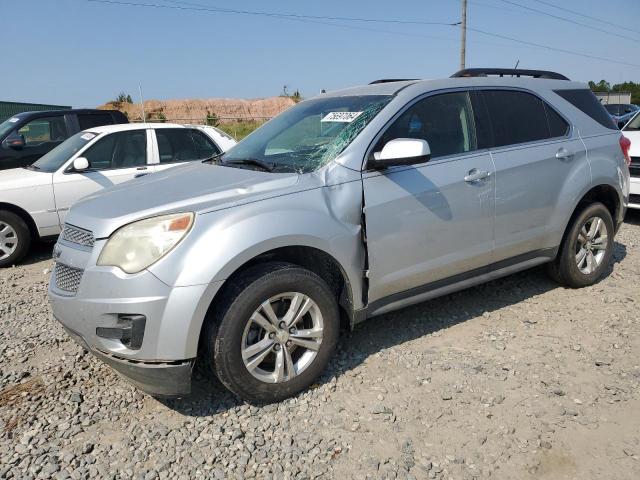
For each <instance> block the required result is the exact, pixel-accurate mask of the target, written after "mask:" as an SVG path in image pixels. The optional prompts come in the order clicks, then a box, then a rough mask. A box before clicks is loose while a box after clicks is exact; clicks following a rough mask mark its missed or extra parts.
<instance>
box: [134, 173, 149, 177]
mask: <svg viewBox="0 0 640 480" xmlns="http://www.w3.org/2000/svg"><path fill="white" fill-rule="evenodd" d="M145 175H149V172H145V173H136V174H135V175H134V176H133V178H140V177H144V176H145Z"/></svg>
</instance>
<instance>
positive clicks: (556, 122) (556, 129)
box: [544, 103, 569, 138]
mask: <svg viewBox="0 0 640 480" xmlns="http://www.w3.org/2000/svg"><path fill="white" fill-rule="evenodd" d="M544 109H545V111H546V112H547V121H548V122H549V132H550V133H551V138H554V137H564V136H565V135H567V134H568V133H569V124H568V123H567V122H566V120H565V119H564V118H562V117H561V116H560V115H558V113H557V112H556V111H555V110H554V109H553V108H551V107H550V106H549V105H547V104H546V103H545V104H544Z"/></svg>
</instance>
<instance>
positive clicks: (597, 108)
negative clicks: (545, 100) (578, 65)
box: [554, 88, 618, 130]
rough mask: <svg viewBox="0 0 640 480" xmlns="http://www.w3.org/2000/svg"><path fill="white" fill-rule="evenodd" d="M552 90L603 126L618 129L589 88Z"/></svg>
mask: <svg viewBox="0 0 640 480" xmlns="http://www.w3.org/2000/svg"><path fill="white" fill-rule="evenodd" d="M554 92H555V93H557V94H558V95H560V96H561V97H562V98H564V99H565V100H566V101H567V102H569V103H570V104H571V105H573V106H574V107H576V108H578V109H580V110H582V112H584V113H585V114H587V115H589V116H590V117H591V118H592V119H594V120H595V121H596V122H598V123H599V124H600V125H602V126H603V127H607V128H610V129H611V130H617V129H618V127H616V125H615V123H613V120H612V119H611V117H610V116H609V114H608V113H607V111H606V110H605V109H604V107H603V106H602V104H601V103H600V102H599V101H598V99H597V98H596V96H595V95H594V94H593V92H592V91H591V90H588V89H586V88H581V89H575V90H554Z"/></svg>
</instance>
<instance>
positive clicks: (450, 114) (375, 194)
mask: <svg viewBox="0 0 640 480" xmlns="http://www.w3.org/2000/svg"><path fill="white" fill-rule="evenodd" d="M474 123H475V122H474V115H473V111H472V107H471V102H470V98H469V94H468V92H454V93H444V94H438V95H432V96H428V97H426V98H423V99H421V100H419V101H417V102H416V103H414V104H413V105H412V106H410V107H409V108H408V109H407V110H405V111H404V112H403V113H401V114H400V115H399V116H398V118H397V119H396V120H395V121H394V122H393V123H392V124H391V125H390V126H389V127H388V128H387V129H386V131H385V132H384V133H383V134H382V135H381V137H380V138H379V140H377V141H376V142H377V143H376V145H375V147H374V148H373V154H375V153H376V152H379V151H380V150H381V149H382V147H383V146H384V145H385V144H386V143H387V142H388V141H390V140H393V139H395V138H422V139H425V140H427V142H429V145H430V148H431V152H432V158H431V160H430V161H429V162H427V163H423V164H416V165H413V166H410V167H392V168H388V169H385V170H379V171H367V172H364V173H363V188H364V197H365V219H366V234H367V246H368V252H369V278H370V282H369V302H370V305H373V307H372V308H373V309H374V310H376V309H377V308H376V304H378V305H380V303H385V302H390V301H394V300H393V299H395V298H398V299H399V300H400V299H402V297H410V296H413V295H416V294H419V293H421V292H422V291H423V290H425V289H428V288H429V287H430V286H433V288H436V286H437V285H438V283H437V282H438V281H440V280H443V279H445V280H447V281H451V282H454V281H456V278H459V277H457V276H458V275H460V274H463V273H467V272H473V271H476V272H478V270H480V269H482V268H483V267H485V266H486V265H487V264H488V263H489V261H490V258H491V251H492V248H493V215H494V188H495V187H494V168H493V162H492V161H491V156H490V154H489V152H488V151H487V150H481V149H478V142H477V139H476V131H475V126H474ZM471 176H473V178H477V179H476V180H473V179H472V177H471Z"/></svg>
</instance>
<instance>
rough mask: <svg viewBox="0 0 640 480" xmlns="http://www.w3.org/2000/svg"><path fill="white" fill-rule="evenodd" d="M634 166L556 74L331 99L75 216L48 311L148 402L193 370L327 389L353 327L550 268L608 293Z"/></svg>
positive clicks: (244, 392) (184, 382)
mask: <svg viewBox="0 0 640 480" xmlns="http://www.w3.org/2000/svg"><path fill="white" fill-rule="evenodd" d="M627 153H628V145H627V144H626V143H624V142H621V135H620V132H619V131H618V130H617V129H616V126H615V125H614V124H613V122H612V121H611V118H610V117H609V115H608V114H607V112H606V111H605V110H604V108H603V107H602V106H601V105H600V104H599V103H598V101H597V100H596V98H595V97H594V96H593V94H592V93H591V92H590V91H589V90H588V88H587V86H586V85H583V84H580V83H574V82H571V81H569V80H568V79H566V78H565V77H563V76H561V75H559V74H556V73H553V72H543V71H523V70H517V71H502V70H495V69H483V70H471V71H470V70H467V71H462V72H459V73H457V74H456V75H454V77H452V78H449V79H442V80H429V81H417V80H407V81H397V80H394V81H385V80H382V81H377V82H374V83H373V84H370V85H367V86H361V87H355V88H351V89H347V90H341V91H338V92H334V93H329V94H323V95H320V96H319V97H316V98H313V99H311V100H308V101H304V102H301V103H299V104H298V105H296V106H295V107H293V108H291V109H289V110H287V111H285V112H284V113H282V114H281V115H279V116H278V117H276V118H275V119H273V120H271V121H270V122H268V123H267V124H265V125H264V126H263V127H261V128H260V129H259V130H257V131H256V132H255V133H253V134H252V135H250V136H249V137H247V138H246V139H245V140H243V141H242V142H240V143H239V144H238V145H236V146H235V147H233V148H232V149H231V150H229V151H228V152H227V153H224V154H222V155H220V156H218V157H216V158H212V159H210V160H208V161H204V162H202V163H196V164H190V165H186V166H181V167H176V168H175V169H172V170H170V171H166V172H161V173H158V174H154V175H149V176H148V177H145V178H143V179H140V180H138V181H135V182H129V183H125V184H121V185H118V186H115V187H112V188H110V189H108V190H105V191H103V192H102V193H98V194H95V195H93V196H91V197H88V198H86V199H84V200H82V201H81V202H80V203H77V204H76V205H74V206H73V207H72V208H71V211H70V212H69V214H68V216H67V218H66V226H65V229H64V232H63V234H62V235H61V236H60V239H59V240H58V243H57V245H56V247H55V249H54V258H55V262H56V264H55V270H54V274H53V275H52V280H51V284H50V287H49V295H50V299H51V304H52V307H53V312H54V315H55V317H56V318H57V319H58V320H59V321H60V322H61V323H62V324H63V325H64V327H65V328H66V329H67V330H68V332H69V334H70V335H71V336H72V337H73V338H74V339H76V340H77V341H78V342H79V343H80V344H81V345H83V346H84V347H85V348H87V349H88V350H90V351H91V352H92V353H94V354H95V355H96V356H97V357H99V358H100V359H102V360H103V361H104V362H106V363H108V364H109V365H111V366H112V367H113V368H114V369H116V370H117V371H118V372H120V373H121V374H123V375H124V376H125V377H127V378H128V379H129V380H130V381H132V382H133V383H134V384H135V385H137V386H139V388H141V389H142V390H145V391H147V392H149V393H152V394H155V395H185V394H187V393H188V392H189V391H190V384H191V371H192V367H193V365H194V363H195V361H196V359H199V360H200V361H202V362H203V363H204V364H207V365H208V366H209V367H210V368H211V371H212V372H214V373H215V374H216V375H217V376H218V378H219V379H220V380H221V381H222V383H223V384H224V385H226V386H227V387H228V388H229V389H230V390H231V391H232V392H234V393H235V394H237V395H238V396H240V397H242V398H243V399H245V400H247V401H250V402H258V403H262V402H272V401H278V400H281V399H284V398H286V397H289V396H291V395H294V394H296V393H297V392H300V391H301V390H303V389H305V388H306V387H308V386H309V385H310V384H311V383H312V382H313V381H314V380H315V379H316V378H317V377H318V376H319V375H320V374H321V373H322V371H323V370H324V368H325V367H326V365H327V363H328V362H329V360H330V358H331V355H332V353H333V351H334V347H335V345H336V342H337V339H338V333H339V329H340V326H341V325H343V326H346V327H353V326H354V325H355V324H357V323H360V322H362V321H363V320H365V319H367V318H369V317H372V316H374V315H379V314H382V313H385V312H389V311H391V310H396V309H399V308H402V307H405V306H407V305H410V304H414V303H417V302H422V301H425V300H427V299H430V298H433V297H436V296H439V295H444V294H447V293H450V292H453V291H456V290H461V289H464V288H467V287H469V286H471V285H475V284H478V283H481V282H486V281H487V280H491V279H494V278H497V277H501V276H504V275H508V274H510V273H513V272H516V271H518V270H523V269H526V268H529V267H532V266H534V265H539V264H543V263H548V264H549V270H550V272H551V274H552V275H553V277H554V278H556V279H557V280H558V281H559V282H560V283H561V284H563V285H566V286H568V287H583V286H586V285H591V284H593V283H594V282H596V281H598V279H599V278H600V277H601V276H602V275H604V274H605V272H606V271H607V270H608V268H609V265H610V261H611V256H612V251H613V237H614V234H615V233H616V230H617V229H618V227H619V225H620V223H621V222H622V219H623V216H624V213H625V205H626V202H627V200H628V192H629V171H628V165H627V164H626V160H627V159H628V158H627V157H628V155H627ZM389 328H393V326H392V325H391V326H390V327H389Z"/></svg>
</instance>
